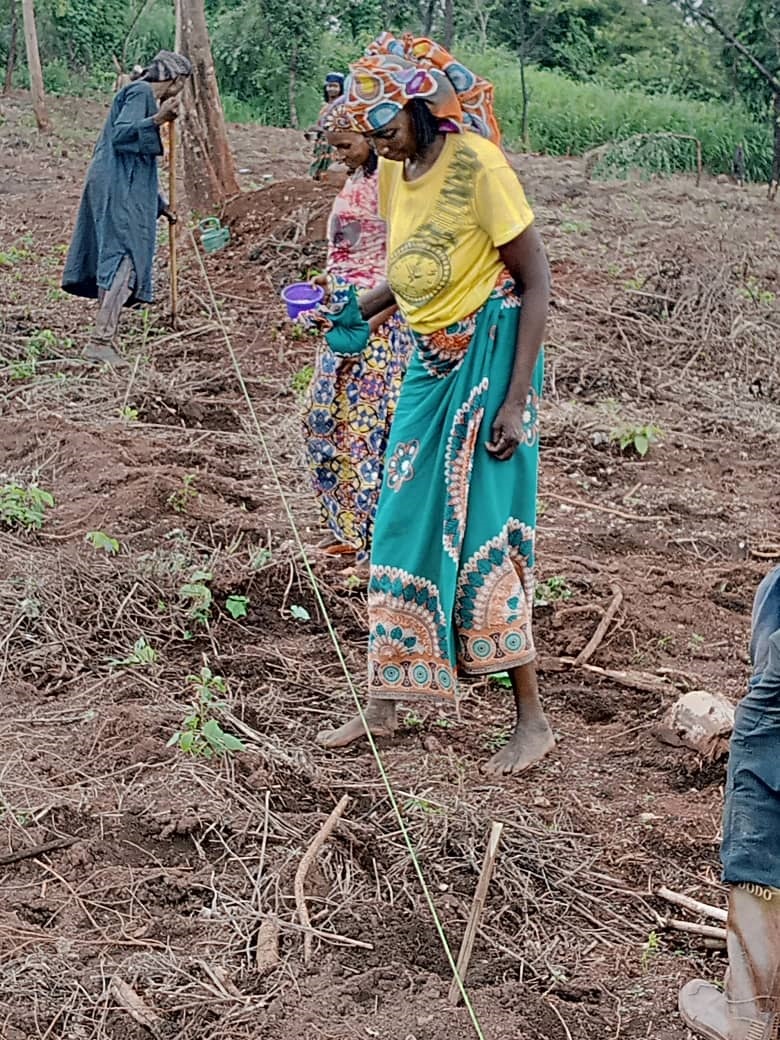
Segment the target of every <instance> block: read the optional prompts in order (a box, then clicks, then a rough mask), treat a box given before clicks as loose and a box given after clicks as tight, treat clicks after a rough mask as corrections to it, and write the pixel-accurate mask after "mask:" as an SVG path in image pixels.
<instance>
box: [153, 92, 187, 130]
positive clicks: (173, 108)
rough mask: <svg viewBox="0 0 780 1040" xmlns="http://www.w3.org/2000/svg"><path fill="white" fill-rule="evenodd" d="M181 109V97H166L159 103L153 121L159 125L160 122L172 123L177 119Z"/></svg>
mask: <svg viewBox="0 0 780 1040" xmlns="http://www.w3.org/2000/svg"><path fill="white" fill-rule="evenodd" d="M180 110H181V99H180V98H179V97H178V96H177V97H170V98H166V100H165V101H163V103H162V104H161V105H160V107H159V109H158V111H157V115H156V116H155V117H154V121H155V122H156V123H157V125H158V126H160V125H161V124H162V123H172V122H173V121H174V119H178V117H179V112H180Z"/></svg>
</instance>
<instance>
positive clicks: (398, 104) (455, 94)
mask: <svg viewBox="0 0 780 1040" xmlns="http://www.w3.org/2000/svg"><path fill="white" fill-rule="evenodd" d="M344 95H345V97H346V101H347V105H348V106H349V109H350V111H351V113H352V115H353V117H354V119H355V122H356V123H357V125H358V126H359V127H360V129H361V131H362V132H363V133H370V132H371V131H372V130H381V129H382V127H384V126H386V125H387V124H388V123H389V122H390V121H391V120H393V119H395V117H396V116H397V115H398V113H399V112H400V111H401V110H402V109H403V108H405V107H406V105H408V104H409V102H410V101H412V100H413V99H414V98H421V99H422V100H423V101H424V102H425V103H426V105H428V107H429V108H430V110H431V112H432V113H433V114H434V115H435V116H436V117H437V118H438V119H439V120H441V121H442V129H445V130H446V129H449V130H473V131H475V132H476V133H478V134H481V136H482V137H487V138H488V139H489V140H491V141H493V142H494V143H495V144H500V143H501V131H500V129H499V127H498V123H497V121H496V117H495V113H494V111H493V85H492V83H489V82H488V81H487V80H485V79H481V78H480V77H479V76H476V75H475V74H474V73H473V72H471V71H470V70H469V69H467V68H466V67H465V65H461V63H460V62H459V61H456V60H455V58H453V56H452V55H451V54H450V53H449V51H446V50H445V49H444V48H443V47H441V46H440V45H439V44H437V43H434V42H433V40H428V39H426V38H424V37H421V38H415V37H413V36H412V35H411V34H409V33H407V34H406V35H405V36H404V37H403V38H402V39H401V40H399V39H397V38H396V37H395V36H393V34H392V33H382V34H381V36H378V37H377V38H376V40H374V42H373V43H372V44H370V45H369V47H368V48H367V50H366V55H365V57H364V58H361V59H360V61H357V62H355V63H354V64H353V65H351V66H350V75H349V76H348V78H347V81H346V84H345V86H344Z"/></svg>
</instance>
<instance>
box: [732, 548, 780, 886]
mask: <svg viewBox="0 0 780 1040" xmlns="http://www.w3.org/2000/svg"><path fill="white" fill-rule="evenodd" d="M750 656H751V660H752V663H753V676H752V678H751V679H750V682H749V684H748V692H747V694H746V696H745V697H744V698H743V699H742V700H741V701H740V703H739V705H738V706H737V710H736V715H735V719H734V732H733V734H732V737H731V745H730V749H729V768H728V779H727V783H726V798H725V806H724V814H723V842H722V844H721V861H722V863H723V880H724V881H727V882H730V883H732V884H739V883H742V882H752V883H754V884H758V885H766V886H769V887H772V888H780V567H777V568H776V569H775V570H773V571H772V572H771V573H770V574H768V575H767V576H766V578H764V580H763V581H762V582H761V584H760V585H759V587H758V591H757V592H756V598H755V602H754V604H753V622H752V631H751V640H750Z"/></svg>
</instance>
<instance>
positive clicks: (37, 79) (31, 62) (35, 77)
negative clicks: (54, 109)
mask: <svg viewBox="0 0 780 1040" xmlns="http://www.w3.org/2000/svg"><path fill="white" fill-rule="evenodd" d="M22 17H23V18H24V42H25V46H26V47H27V69H28V71H29V73H30V90H31V92H32V102H33V111H34V112H35V122H36V123H37V124H38V129H39V130H40V132H41V133H42V134H48V133H50V132H51V123H50V121H49V113H48V112H47V111H46V96H45V95H44V93H43V73H42V72H41V57H40V54H39V53H38V33H37V31H36V28H35V8H34V6H33V0H22Z"/></svg>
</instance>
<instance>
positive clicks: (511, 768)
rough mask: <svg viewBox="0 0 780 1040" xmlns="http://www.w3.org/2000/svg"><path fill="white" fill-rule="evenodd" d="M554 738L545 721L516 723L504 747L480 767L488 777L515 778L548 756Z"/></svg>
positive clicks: (553, 743)
mask: <svg viewBox="0 0 780 1040" xmlns="http://www.w3.org/2000/svg"><path fill="white" fill-rule="evenodd" d="M554 747H555V738H554V737H553V734H552V730H551V729H550V726H549V723H548V722H547V720H546V719H544V718H543V719H542V720H541V721H536V722H533V723H531V724H528V723H518V724H517V727H516V728H515V731H514V733H513V734H512V737H511V739H510V741H509V743H508V744H507V745H506V747H502V748H501V750H500V751H497V752H496V754H495V755H493V757H492V758H491V759H490V760H489V761H488V762H486V763H485V765H484V766H483V767H482V769H483V772H485V773H487V774H488V775H489V776H517V774H518V773H524V772H525V771H526V770H527V769H530V768H531V766H533V765H535V764H536V763H537V762H541V760H542V759H543V758H544V757H545V755H547V754H549V753H550V751H552V749H553V748H554Z"/></svg>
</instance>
